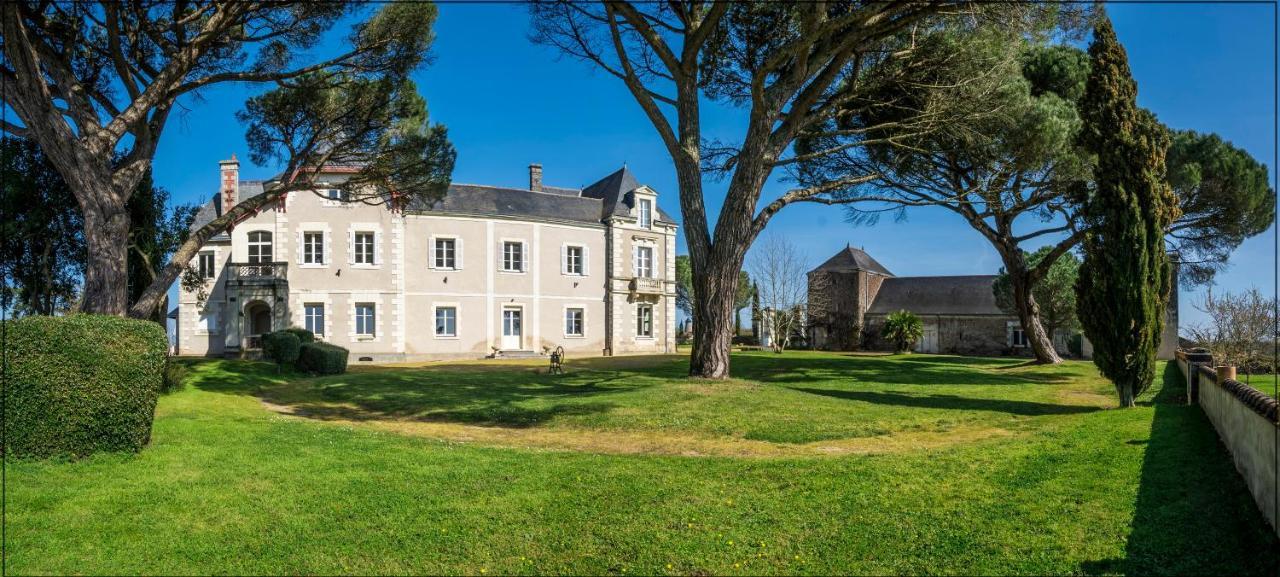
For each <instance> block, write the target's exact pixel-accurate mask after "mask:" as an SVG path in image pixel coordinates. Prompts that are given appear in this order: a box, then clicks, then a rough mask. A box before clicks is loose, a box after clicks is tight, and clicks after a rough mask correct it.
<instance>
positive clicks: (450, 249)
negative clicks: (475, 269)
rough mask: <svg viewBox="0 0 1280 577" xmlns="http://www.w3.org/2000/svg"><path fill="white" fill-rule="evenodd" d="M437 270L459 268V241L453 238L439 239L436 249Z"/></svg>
mask: <svg viewBox="0 0 1280 577" xmlns="http://www.w3.org/2000/svg"><path fill="white" fill-rule="evenodd" d="M435 262H436V268H443V269H455V268H458V241H457V239H452V238H437V239H436V247H435Z"/></svg>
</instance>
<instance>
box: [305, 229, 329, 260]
mask: <svg viewBox="0 0 1280 577" xmlns="http://www.w3.org/2000/svg"><path fill="white" fill-rule="evenodd" d="M302 263H303V264H324V233H323V232H304V233H302Z"/></svg>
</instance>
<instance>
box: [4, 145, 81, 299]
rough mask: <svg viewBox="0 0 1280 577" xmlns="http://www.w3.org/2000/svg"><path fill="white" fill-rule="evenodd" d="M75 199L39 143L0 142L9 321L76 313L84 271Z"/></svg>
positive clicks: (79, 223) (5, 280) (5, 293)
mask: <svg viewBox="0 0 1280 577" xmlns="http://www.w3.org/2000/svg"><path fill="white" fill-rule="evenodd" d="M75 202H76V201H75V196H74V195H73V194H72V193H71V189H70V188H68V187H67V184H66V182H64V181H63V180H62V175H60V174H58V171H57V169H55V168H54V166H53V164H52V163H51V162H49V160H48V158H46V157H45V155H44V154H43V153H42V152H40V147H39V146H37V145H36V144H35V143H34V142H31V141H29V140H26V139H22V138H4V139H3V140H0V214H3V215H4V218H3V219H0V281H2V282H3V283H4V284H3V287H0V308H3V309H6V310H8V311H9V315H10V316H26V315H29V314H38V315H52V314H55V313H61V312H66V311H68V310H70V309H71V308H73V306H74V305H75V303H76V301H77V299H78V296H79V284H80V283H79V277H80V275H81V273H82V271H83V270H84V258H85V248H84V237H83V225H82V223H81V221H80V213H79V212H77V211H76V209H75Z"/></svg>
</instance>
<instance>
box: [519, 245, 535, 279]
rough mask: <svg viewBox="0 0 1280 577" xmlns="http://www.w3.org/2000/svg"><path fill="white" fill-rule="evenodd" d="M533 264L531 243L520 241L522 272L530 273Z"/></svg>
mask: <svg viewBox="0 0 1280 577" xmlns="http://www.w3.org/2000/svg"><path fill="white" fill-rule="evenodd" d="M531 262H533V260H532V259H530V258H529V243H527V242H524V241H520V272H529V263H531Z"/></svg>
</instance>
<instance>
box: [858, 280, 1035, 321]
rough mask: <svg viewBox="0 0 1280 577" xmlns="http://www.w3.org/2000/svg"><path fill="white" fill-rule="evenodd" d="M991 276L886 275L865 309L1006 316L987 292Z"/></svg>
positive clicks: (992, 296) (881, 311)
mask: <svg viewBox="0 0 1280 577" xmlns="http://www.w3.org/2000/svg"><path fill="white" fill-rule="evenodd" d="M995 280H996V277H995V275H972V276H915V277H901V276H900V277H890V278H887V279H884V283H883V284H881V285H880V290H879V291H878V292H877V293H876V298H875V300H874V301H873V302H872V303H871V308H869V309H867V313H869V314H887V313H891V312H895V311H899V310H908V311H911V312H913V313H916V314H918V315H994V316H1010V315H1009V313H1006V312H1004V311H1002V310H1000V307H998V306H996V297H995V294H993V293H992V292H991V284H992V283H994V282H995Z"/></svg>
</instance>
